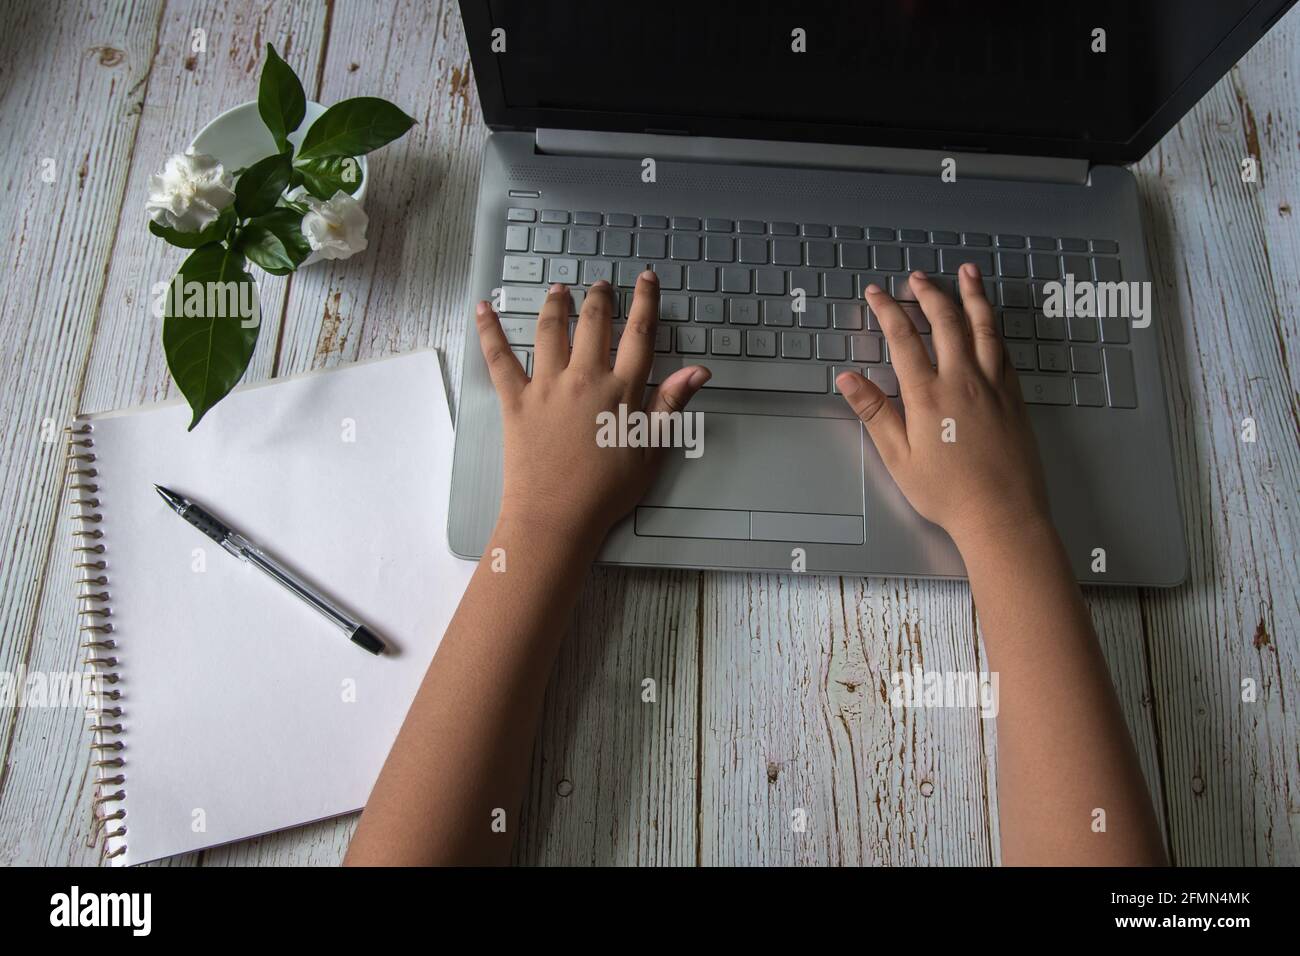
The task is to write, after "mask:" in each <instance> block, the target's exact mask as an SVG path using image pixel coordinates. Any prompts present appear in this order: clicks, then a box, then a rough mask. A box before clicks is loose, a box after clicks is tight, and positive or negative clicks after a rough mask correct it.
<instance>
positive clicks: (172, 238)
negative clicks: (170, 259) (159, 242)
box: [149, 205, 235, 249]
mask: <svg viewBox="0 0 1300 956" xmlns="http://www.w3.org/2000/svg"><path fill="white" fill-rule="evenodd" d="M234 221H235V207H234V205H230V206H227V207H226V208H225V209H223V210H221V215H219V216H218V217H217V218H216V219H215V220H214V221H213V222H212V224H211V225H209V226H208V228H206V229H204V230H202V231H200V232H181V231H179V230H177V229H172V228H171V227H169V226H163V225H160V224H158V223H156V222H154V221H153V220H152V219H151V220H149V231H150V232H151V233H153V234H154V235H155V236H157V237H158V238H159V239H166V240H167V241H168V242H170V243H171V244H172V245H173V246H179V247H180V248H182V249H197V248H199V247H200V246H206V245H207V244H208V243H210V242H220V241H221V240H222V239H224V238H225V237H226V233H227V232H229V231H230V225H231V223H233V222H234Z"/></svg>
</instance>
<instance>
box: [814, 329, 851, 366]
mask: <svg viewBox="0 0 1300 956" xmlns="http://www.w3.org/2000/svg"><path fill="white" fill-rule="evenodd" d="M817 358H818V359H819V360H820V361H823V362H843V361H844V360H845V359H846V358H848V350H847V347H846V345H845V343H844V336H842V335H828V334H825V333H823V334H821V335H818V336H817Z"/></svg>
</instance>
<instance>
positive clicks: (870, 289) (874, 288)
mask: <svg viewBox="0 0 1300 956" xmlns="http://www.w3.org/2000/svg"><path fill="white" fill-rule="evenodd" d="M867 291H868V292H870V293H871V294H872V295H880V292H881V289H880V286H878V285H876V284H875V283H874V282H872V283H869V284H868V285H867Z"/></svg>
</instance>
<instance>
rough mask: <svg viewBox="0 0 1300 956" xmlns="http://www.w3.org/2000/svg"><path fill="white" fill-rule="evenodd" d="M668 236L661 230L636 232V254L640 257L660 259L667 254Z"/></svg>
mask: <svg viewBox="0 0 1300 956" xmlns="http://www.w3.org/2000/svg"><path fill="white" fill-rule="evenodd" d="M667 247H668V237H667V236H665V235H664V234H663V233H662V232H638V233H637V234H636V254H637V256H638V257H639V258H642V259H662V258H663V257H664V256H666V255H667V254H668V250H667Z"/></svg>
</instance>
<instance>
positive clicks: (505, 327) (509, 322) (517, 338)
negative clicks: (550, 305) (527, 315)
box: [501, 315, 537, 347]
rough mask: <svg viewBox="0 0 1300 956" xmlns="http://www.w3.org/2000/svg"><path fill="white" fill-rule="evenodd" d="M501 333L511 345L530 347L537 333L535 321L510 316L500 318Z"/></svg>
mask: <svg viewBox="0 0 1300 956" xmlns="http://www.w3.org/2000/svg"><path fill="white" fill-rule="evenodd" d="M501 331H502V332H504V333H505V336H506V341H507V342H509V343H510V344H511V345H527V346H530V347H531V346H532V344H533V338H534V335H535V334H536V331H537V320H536V319H524V318H518V317H516V316H512V315H503V316H501Z"/></svg>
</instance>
